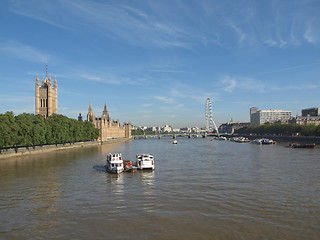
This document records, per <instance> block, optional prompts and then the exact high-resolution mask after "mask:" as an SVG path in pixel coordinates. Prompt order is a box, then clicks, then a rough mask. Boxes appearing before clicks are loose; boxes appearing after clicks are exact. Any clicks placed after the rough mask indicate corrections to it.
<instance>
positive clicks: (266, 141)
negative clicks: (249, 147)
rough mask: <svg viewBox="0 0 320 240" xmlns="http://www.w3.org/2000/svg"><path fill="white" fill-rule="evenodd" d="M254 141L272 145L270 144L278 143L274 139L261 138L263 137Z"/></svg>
mask: <svg viewBox="0 0 320 240" xmlns="http://www.w3.org/2000/svg"><path fill="white" fill-rule="evenodd" d="M253 143H256V144H259V145H270V144H276V143H277V142H276V141H273V140H272V139H267V138H261V139H256V140H254V141H253Z"/></svg>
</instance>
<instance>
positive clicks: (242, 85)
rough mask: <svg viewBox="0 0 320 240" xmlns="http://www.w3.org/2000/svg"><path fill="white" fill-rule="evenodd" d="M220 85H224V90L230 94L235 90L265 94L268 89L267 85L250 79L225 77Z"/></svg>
mask: <svg viewBox="0 0 320 240" xmlns="http://www.w3.org/2000/svg"><path fill="white" fill-rule="evenodd" d="M220 83H221V84H222V85H223V90H224V91H225V92H229V93H232V92H234V91H235V90H239V91H254V92H264V91H265V89H266V84H264V83H263V82H261V81H260V80H257V79H254V78H249V77H231V76H228V75H225V76H223V77H222V78H221V80H220Z"/></svg>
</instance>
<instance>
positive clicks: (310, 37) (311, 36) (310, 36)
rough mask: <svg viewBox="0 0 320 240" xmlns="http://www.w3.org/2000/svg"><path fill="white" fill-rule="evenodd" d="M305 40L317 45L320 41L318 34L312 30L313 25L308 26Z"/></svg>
mask: <svg viewBox="0 0 320 240" xmlns="http://www.w3.org/2000/svg"><path fill="white" fill-rule="evenodd" d="M304 38H305V39H306V40H307V41H308V42H309V43H312V44H317V43H318V41H319V38H318V35H317V33H316V32H315V31H314V30H313V29H312V27H311V25H310V24H309V25H308V26H307V29H306V31H305V33H304Z"/></svg>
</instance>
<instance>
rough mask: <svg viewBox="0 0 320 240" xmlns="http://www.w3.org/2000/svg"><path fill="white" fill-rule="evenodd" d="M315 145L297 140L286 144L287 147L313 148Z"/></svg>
mask: <svg viewBox="0 0 320 240" xmlns="http://www.w3.org/2000/svg"><path fill="white" fill-rule="evenodd" d="M315 146H316V144H315V143H312V144H302V143H297V142H295V143H291V144H289V145H288V146H286V147H288V148H314V147H315Z"/></svg>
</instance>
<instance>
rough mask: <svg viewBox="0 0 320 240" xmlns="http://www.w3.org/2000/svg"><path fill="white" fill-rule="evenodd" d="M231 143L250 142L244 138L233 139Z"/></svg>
mask: <svg viewBox="0 0 320 240" xmlns="http://www.w3.org/2000/svg"><path fill="white" fill-rule="evenodd" d="M232 141H234V142H237V143H247V142H250V140H249V139H248V138H246V137H234V138H233V139H232Z"/></svg>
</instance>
